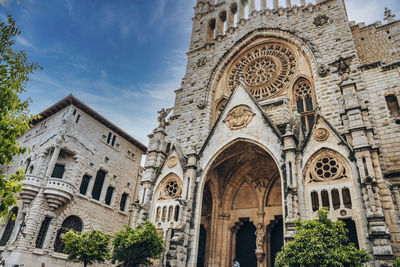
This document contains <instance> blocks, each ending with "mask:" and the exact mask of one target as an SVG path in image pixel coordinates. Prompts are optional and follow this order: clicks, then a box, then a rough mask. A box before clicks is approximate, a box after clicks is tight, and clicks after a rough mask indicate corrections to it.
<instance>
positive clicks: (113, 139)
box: [111, 135, 116, 146]
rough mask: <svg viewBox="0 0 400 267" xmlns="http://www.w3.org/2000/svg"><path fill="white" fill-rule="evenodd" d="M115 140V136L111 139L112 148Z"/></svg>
mask: <svg viewBox="0 0 400 267" xmlns="http://www.w3.org/2000/svg"><path fill="white" fill-rule="evenodd" d="M115 138H116V136H115V135H114V136H113V138H112V141H111V145H112V146H114V144H115Z"/></svg>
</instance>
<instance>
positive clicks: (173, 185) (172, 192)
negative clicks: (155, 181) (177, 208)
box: [164, 180, 179, 198]
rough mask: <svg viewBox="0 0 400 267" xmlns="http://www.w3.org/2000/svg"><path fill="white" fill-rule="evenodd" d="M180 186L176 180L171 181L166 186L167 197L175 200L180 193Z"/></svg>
mask: <svg viewBox="0 0 400 267" xmlns="http://www.w3.org/2000/svg"><path fill="white" fill-rule="evenodd" d="M178 189H179V185H178V183H177V182H176V181H175V180H171V181H169V182H168V183H167V185H166V186H165V189H164V192H165V195H166V196H167V197H169V198H174V197H175V196H176V194H177V193H178Z"/></svg>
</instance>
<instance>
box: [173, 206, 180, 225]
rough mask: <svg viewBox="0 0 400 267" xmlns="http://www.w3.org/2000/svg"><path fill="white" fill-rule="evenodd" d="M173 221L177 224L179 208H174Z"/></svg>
mask: <svg viewBox="0 0 400 267" xmlns="http://www.w3.org/2000/svg"><path fill="white" fill-rule="evenodd" d="M174 220H175V221H176V222H177V221H178V220H179V206H176V207H175V216H174Z"/></svg>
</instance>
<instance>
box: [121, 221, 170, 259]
mask: <svg viewBox="0 0 400 267" xmlns="http://www.w3.org/2000/svg"><path fill="white" fill-rule="evenodd" d="M113 245H114V252H113V259H115V260H117V261H119V262H122V264H120V265H119V266H124V267H136V266H139V264H144V265H146V266H147V265H150V264H151V262H150V259H159V258H160V257H161V254H162V252H163V251H164V241H163V239H162V237H160V236H159V235H158V233H157V229H156V227H155V226H154V225H153V224H152V223H151V222H149V221H147V222H146V223H145V224H143V225H142V224H139V225H138V226H136V227H135V228H132V227H130V226H127V225H125V229H122V230H121V231H119V232H118V233H116V234H115V238H114V240H113Z"/></svg>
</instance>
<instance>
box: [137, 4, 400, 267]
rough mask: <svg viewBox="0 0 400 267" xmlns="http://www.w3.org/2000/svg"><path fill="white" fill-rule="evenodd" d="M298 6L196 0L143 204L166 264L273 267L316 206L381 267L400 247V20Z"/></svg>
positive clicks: (155, 139) (142, 215) (147, 171)
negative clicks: (298, 222) (357, 18)
mask: <svg viewBox="0 0 400 267" xmlns="http://www.w3.org/2000/svg"><path fill="white" fill-rule="evenodd" d="M282 2H285V3H286V5H285V6H281V5H280V3H282ZM292 2H294V1H291V0H286V1H278V0H268V1H267V0H246V1H243V0H215V1H214V0H197V4H196V6H195V15H194V17H193V31H192V36H191V42H190V49H189V51H188V53H187V56H188V61H187V68H186V74H185V76H184V78H183V80H182V85H181V86H182V87H181V88H180V89H178V90H176V91H175V93H176V98H175V105H174V107H173V108H172V109H167V110H164V109H163V110H161V111H160V112H159V113H160V116H159V127H157V128H156V129H155V130H154V131H153V133H152V134H151V135H149V137H150V142H149V148H148V154H147V157H146V162H145V166H144V172H143V178H142V181H141V189H140V195H139V203H137V204H135V205H136V207H137V208H138V212H137V213H136V214H135V218H134V220H135V221H137V222H143V221H144V220H146V219H150V220H151V221H153V222H154V223H155V224H156V225H157V228H158V229H159V233H160V234H162V235H163V236H164V238H165V240H166V244H167V249H166V253H165V254H164V257H163V259H162V260H161V261H160V264H163V265H164V266H231V264H232V259H233V258H234V257H238V258H239V261H240V262H241V264H242V266H246V267H248V266H260V267H261V266H273V264H274V258H275V255H276V253H277V252H278V251H279V250H280V248H281V246H282V245H283V243H284V241H285V240H291V239H292V238H293V236H294V234H295V231H294V226H293V220H294V219H310V218H312V217H313V216H315V212H316V211H317V210H318V209H319V208H321V207H328V208H329V211H330V217H331V218H333V219H335V220H336V219H339V220H343V221H344V222H345V223H346V226H347V227H348V229H349V230H350V232H349V238H350V239H351V241H352V242H354V243H355V244H356V245H357V246H359V247H360V248H363V249H365V250H367V251H368V252H369V253H370V254H371V255H372V256H373V258H374V261H373V263H371V265H372V266H387V265H384V264H389V265H390V263H391V260H392V259H393V257H394V256H400V234H399V231H400V217H399V215H400V213H399V212H400V209H399V208H400V195H399V184H400V107H399V102H400V68H399V67H400V21H395V20H394V16H393V15H392V14H391V13H390V10H386V12H385V20H386V22H385V24H382V23H375V24H373V25H368V26H366V25H363V24H358V25H356V24H355V23H352V22H349V21H348V17H347V13H346V8H345V1H344V0H325V1H324V0H317V1H316V3H315V2H313V3H309V2H308V1H305V0H300V1H299V2H298V3H297V4H296V5H295V4H292ZM365 4H367V3H365ZM168 116H169V117H168Z"/></svg>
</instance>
